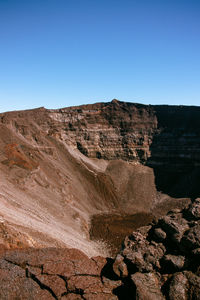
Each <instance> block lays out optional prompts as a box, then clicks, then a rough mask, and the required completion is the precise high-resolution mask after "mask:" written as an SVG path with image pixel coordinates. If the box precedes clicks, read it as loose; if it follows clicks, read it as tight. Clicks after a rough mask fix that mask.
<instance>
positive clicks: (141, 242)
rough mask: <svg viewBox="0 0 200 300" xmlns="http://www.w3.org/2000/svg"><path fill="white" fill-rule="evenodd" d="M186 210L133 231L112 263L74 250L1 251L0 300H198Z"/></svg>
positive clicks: (195, 245) (192, 231)
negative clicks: (176, 237)
mask: <svg viewBox="0 0 200 300" xmlns="http://www.w3.org/2000/svg"><path fill="white" fill-rule="evenodd" d="M189 209H190V208H189ZM189 209H188V210H184V211H183V212H180V211H173V212H171V213H169V214H168V216H166V217H164V218H163V217H162V218H160V219H159V220H157V221H154V222H153V223H152V224H151V225H149V226H145V227H141V228H140V229H138V230H137V231H135V232H133V233H132V234H131V235H130V236H129V237H126V239H125V241H124V244H123V248H122V250H121V251H120V253H118V255H117V256H116V258H115V259H114V260H113V259H110V258H107V259H105V258H103V257H100V256H98V257H93V258H90V259H89V258H88V257H87V256H86V255H85V254H83V253H82V252H81V251H79V250H76V249H56V248H48V249H26V250H5V249H4V250H2V252H1V258H0V299H3V300H12V299H23V300H29V299H33V300H34V299H44V300H46V299H77V300H78V299H88V300H93V299H95V300H96V299H99V300H112V299H113V300H115V299H116V300H117V299H120V300H123V299H126V300H129V299H130V300H131V299H137V300H158V299H160V300H164V299H169V300H182V299H183V300H191V299H194V300H198V299H200V277H199V274H200V259H199V258H200V250H199V249H200V247H199V232H200V230H199V221H188V220H186V219H185V218H184V216H188V213H189ZM160 226H162V228H163V229H162V230H161V227H160ZM188 227H189V229H186V228H188ZM164 230H165V231H164ZM155 233H157V235H155ZM164 233H166V235H165V234H164ZM177 233H178V235H179V236H182V238H181V240H180V241H179V239H177V241H175V242H174V239H172V237H173V235H174V234H177ZM155 236H156V238H158V237H159V238H160V240H161V239H162V242H159V243H158V242H156V241H155ZM176 245H178V246H177V247H176Z"/></svg>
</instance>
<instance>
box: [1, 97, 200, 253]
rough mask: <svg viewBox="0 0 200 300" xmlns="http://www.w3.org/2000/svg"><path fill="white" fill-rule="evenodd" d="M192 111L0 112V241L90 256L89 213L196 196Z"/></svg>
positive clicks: (104, 107)
mask: <svg viewBox="0 0 200 300" xmlns="http://www.w3.org/2000/svg"><path fill="white" fill-rule="evenodd" d="M199 117H200V108H199V107H182V106H151V105H141V104H133V103H125V102H120V101H117V100H113V101H112V102H110V103H97V104H93V105H83V106H80V107H69V108H64V109H58V110H47V109H45V108H38V109H35V110H27V111H16V112H8V113H3V114H0V150H1V151H0V200H1V201H0V217H1V219H0V220H1V232H0V240H1V243H2V244H4V246H6V247H19V246H20V247H27V246H33V247H49V246H59V247H66V246H69V247H76V248H78V249H81V250H83V251H84V252H85V253H87V254H88V255H96V254H99V253H100V251H101V250H99V249H102V247H101V246H100V248H99V245H98V243H95V242H91V241H90V236H89V227H90V219H91V218H92V216H94V215H99V214H112V215H116V214H119V215H126V214H135V213H147V214H148V213H150V214H151V213H152V212H153V213H154V214H162V213H165V212H167V211H168V210H169V208H171V207H173V206H174V207H176V206H180V207H183V206H184V205H185V204H186V203H188V201H189V200H188V198H190V197H192V198H195V197H196V196H198V194H199V184H198V174H199V143H200V132H199V128H200V126H199V125H200V124H199V123H200V118H199ZM175 198H176V199H175ZM178 198H179V200H177V199H178ZM180 198H182V200H181V199H180ZM101 254H102V253H101Z"/></svg>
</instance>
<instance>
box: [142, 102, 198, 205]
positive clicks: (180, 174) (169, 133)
mask: <svg viewBox="0 0 200 300" xmlns="http://www.w3.org/2000/svg"><path fill="white" fill-rule="evenodd" d="M154 109H155V114H156V116H157V121H158V132H157V134H155V136H154V138H153V141H152V144H151V146H150V151H151V157H150V158H149V159H148V160H147V162H146V165H147V166H150V167H152V168H153V170H154V174H155V184H156V187H157V190H158V191H161V192H163V193H165V194H168V195H169V196H171V197H174V198H193V199H194V198H196V197H199V196H200V107H192V106H190V107H189V106H188V107H186V106H155V107H154Z"/></svg>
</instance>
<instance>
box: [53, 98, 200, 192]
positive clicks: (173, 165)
mask: <svg viewBox="0 0 200 300" xmlns="http://www.w3.org/2000/svg"><path fill="white" fill-rule="evenodd" d="M49 116H50V118H52V119H53V120H54V121H55V125H54V126H55V128H58V124H59V126H60V131H59V132H60V134H61V136H60V137H61V139H63V140H64V141H65V142H66V143H72V145H73V146H74V147H77V149H78V150H79V151H80V152H82V153H83V154H84V155H86V156H88V157H90V158H99V159H100V158H102V159H106V160H114V159H122V160H125V161H133V162H139V163H142V164H144V165H147V166H150V167H152V168H153V169H154V173H155V174H156V185H157V189H158V190H160V191H163V192H165V193H167V194H170V195H171V196H173V197H186V196H187V197H196V196H198V194H199V193H200V189H199V188H198V184H197V177H198V175H199V174H200V169H199V167H200V147H199V146H200V108H199V107H189V106H188V107H185V106H167V105H162V106H159V105H158V106H152V105H141V104H133V103H124V102H120V101H117V100H113V101H112V102H111V103H98V104H94V105H86V106H81V107H72V108H67V109H61V110H52V111H50V114H49ZM55 131H56V129H55ZM55 134H56V133H55Z"/></svg>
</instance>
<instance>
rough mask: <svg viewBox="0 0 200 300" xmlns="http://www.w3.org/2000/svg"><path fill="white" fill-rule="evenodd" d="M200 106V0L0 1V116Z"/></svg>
mask: <svg viewBox="0 0 200 300" xmlns="http://www.w3.org/2000/svg"><path fill="white" fill-rule="evenodd" d="M113 98H117V99H119V100H122V101H130V102H139V103H146V104H186V105H200V1H199V0H198V1H194V0H188V1H186V0H173V1H171V0H160V1H158V0H151V1H150V0H148V1H147V0H146V1H145V0H137V1H134V0H132V1H131V0H123V1H122V0H105V1H104V0H0V111H1V112H2V111H7V110H15V109H27V108H33V107H39V106H45V107H46V108H59V107H66V106H71V105H79V104H83V103H94V102H100V101H111V100H112V99H113Z"/></svg>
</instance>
